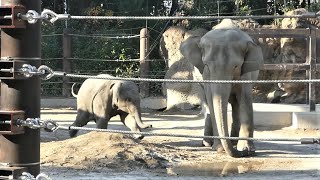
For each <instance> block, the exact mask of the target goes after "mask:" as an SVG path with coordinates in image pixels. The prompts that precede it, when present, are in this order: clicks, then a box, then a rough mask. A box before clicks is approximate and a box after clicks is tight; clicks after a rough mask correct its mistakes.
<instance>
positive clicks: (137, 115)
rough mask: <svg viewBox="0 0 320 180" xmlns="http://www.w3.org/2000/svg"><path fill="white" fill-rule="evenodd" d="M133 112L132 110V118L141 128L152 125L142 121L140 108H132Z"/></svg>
mask: <svg viewBox="0 0 320 180" xmlns="http://www.w3.org/2000/svg"><path fill="white" fill-rule="evenodd" d="M133 112H134V114H133V116H134V119H135V120H136V123H137V124H138V126H139V127H140V128H141V129H146V128H151V127H152V125H151V124H145V123H143V122H142V120H141V110H140V108H136V110H134V111H133Z"/></svg>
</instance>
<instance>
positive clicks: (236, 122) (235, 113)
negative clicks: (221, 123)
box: [229, 95, 240, 146]
mask: <svg viewBox="0 0 320 180" xmlns="http://www.w3.org/2000/svg"><path fill="white" fill-rule="evenodd" d="M229 102H230V104H231V107H232V121H231V130H230V136H231V137H239V131H240V111H239V102H238V100H237V98H236V96H235V95H231V96H230V98H229ZM231 142H232V144H233V145H234V146H236V145H237V144H238V140H232V141H231Z"/></svg>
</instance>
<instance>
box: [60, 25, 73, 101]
mask: <svg viewBox="0 0 320 180" xmlns="http://www.w3.org/2000/svg"><path fill="white" fill-rule="evenodd" d="M69 34H70V29H68V28H65V29H63V60H62V61H63V62H62V69H63V71H64V72H66V73H70V72H71V63H70V59H69V58H71V53H72V52H71V48H72V45H71V36H70V35H69ZM62 82H63V84H62V96H63V97H70V87H71V86H70V78H69V77H63V80H62Z"/></svg>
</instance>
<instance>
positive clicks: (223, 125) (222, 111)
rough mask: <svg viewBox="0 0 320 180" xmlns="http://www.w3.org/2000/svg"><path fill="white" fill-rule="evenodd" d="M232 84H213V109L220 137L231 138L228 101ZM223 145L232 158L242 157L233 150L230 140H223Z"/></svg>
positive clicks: (238, 152)
mask: <svg viewBox="0 0 320 180" xmlns="http://www.w3.org/2000/svg"><path fill="white" fill-rule="evenodd" d="M231 87H232V85H231V84H213V85H211V90H212V92H213V93H212V95H213V96H212V101H213V109H214V112H215V113H214V114H215V119H216V124H217V130H218V134H219V136H223V137H229V133H228V121H227V112H228V100H229V96H230V92H231ZM221 144H222V146H223V148H224V150H225V152H226V153H227V154H228V155H229V156H231V157H241V156H242V155H241V152H240V151H238V150H237V149H235V148H233V145H232V143H231V141H230V140H227V139H221Z"/></svg>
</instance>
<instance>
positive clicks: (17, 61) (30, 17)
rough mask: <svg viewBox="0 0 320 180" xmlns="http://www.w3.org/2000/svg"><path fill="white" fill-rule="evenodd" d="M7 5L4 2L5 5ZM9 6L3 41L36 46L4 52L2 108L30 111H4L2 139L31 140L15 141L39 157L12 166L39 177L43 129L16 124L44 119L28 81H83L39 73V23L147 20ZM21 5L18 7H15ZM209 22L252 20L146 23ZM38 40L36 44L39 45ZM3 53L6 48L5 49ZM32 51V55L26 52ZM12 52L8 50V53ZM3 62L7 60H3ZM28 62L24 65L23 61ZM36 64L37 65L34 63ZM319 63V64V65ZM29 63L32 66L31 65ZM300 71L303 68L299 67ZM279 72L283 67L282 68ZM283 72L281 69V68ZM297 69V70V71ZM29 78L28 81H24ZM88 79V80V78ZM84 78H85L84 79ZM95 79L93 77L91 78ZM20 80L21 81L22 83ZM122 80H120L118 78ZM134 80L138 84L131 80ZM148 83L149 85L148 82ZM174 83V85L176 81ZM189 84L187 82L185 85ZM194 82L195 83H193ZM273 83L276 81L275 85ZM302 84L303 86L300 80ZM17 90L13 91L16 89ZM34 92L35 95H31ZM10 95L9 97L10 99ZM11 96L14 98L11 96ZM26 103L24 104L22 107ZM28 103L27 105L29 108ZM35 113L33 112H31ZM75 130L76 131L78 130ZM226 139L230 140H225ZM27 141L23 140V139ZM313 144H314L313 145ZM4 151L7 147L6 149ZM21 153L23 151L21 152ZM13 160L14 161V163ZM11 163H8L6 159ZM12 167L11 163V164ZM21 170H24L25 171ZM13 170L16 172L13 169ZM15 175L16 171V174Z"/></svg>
mask: <svg viewBox="0 0 320 180" xmlns="http://www.w3.org/2000/svg"><path fill="white" fill-rule="evenodd" d="M2 2H3V1H2ZM5 2H6V3H7V4H10V3H12V4H10V6H1V8H2V9H5V11H1V12H5V13H8V14H7V15H6V14H1V16H0V20H4V21H1V23H4V24H0V28H2V29H5V28H7V29H5V30H2V33H1V35H2V38H1V40H2V41H3V42H6V43H8V44H10V42H13V44H15V45H21V46H29V45H30V41H28V40H30V39H32V45H33V49H32V48H31V49H30V48H29V49H28V48H25V49H23V48H22V50H23V51H22V52H20V48H11V49H9V50H10V51H8V52H7V51H4V50H2V52H1V55H3V56H6V57H9V58H7V61H5V60H2V61H1V69H2V71H1V72H2V73H1V80H2V82H1V83H2V84H1V91H3V92H5V94H3V96H1V104H2V106H1V108H4V109H5V110H7V109H22V107H25V108H27V109H22V110H21V111H6V112H5V111H1V114H0V115H3V116H2V117H1V119H2V121H6V119H7V118H8V119H9V123H8V124H6V122H4V124H6V125H7V126H1V128H3V127H4V128H5V129H4V131H5V132H1V137H2V136H3V134H7V135H9V136H12V137H13V138H12V139H15V138H16V140H17V139H19V138H17V137H25V138H27V139H26V140H25V141H21V142H18V141H14V142H15V143H16V144H18V146H23V148H20V149H23V150H28V151H32V152H37V153H35V157H34V158H33V159H28V160H25V159H18V162H17V163H11V164H16V165H17V166H22V169H23V168H24V167H27V168H28V169H29V170H30V171H32V174H38V172H39V164H40V163H39V161H37V159H39V128H40V127H41V126H38V127H37V128H35V129H32V128H31V129H28V128H23V126H21V127H22V128H21V127H19V126H17V124H16V122H15V121H16V120H18V119H24V117H28V118H33V117H39V115H40V107H39V104H40V103H39V101H40V99H39V94H40V93H39V89H40V86H39V85H40V81H39V80H40V79H39V77H37V76H35V77H32V78H28V77H31V76H33V75H40V76H44V75H45V77H44V79H49V78H50V76H51V77H52V76H53V75H59V76H61V77H64V76H65V77H68V76H69V77H72V76H74V77H80V76H76V75H72V74H67V73H65V72H64V73H63V72H54V71H52V70H51V71H49V70H50V69H49V68H48V67H47V68H45V67H44V66H42V67H41V66H40V67H41V68H42V69H40V67H39V69H37V68H35V67H37V66H39V64H40V63H39V60H41V58H39V57H40V53H39V42H40V41H39V39H40V38H39V36H40V28H39V27H40V26H39V23H37V21H38V19H42V20H48V21H50V22H54V21H56V20H58V19H87V18H91V19H122V18H123V19H143V17H110V16H109V17H77V16H70V15H67V14H63V15H58V14H55V13H54V12H52V11H50V10H44V11H43V12H42V13H41V15H39V14H38V13H37V11H34V10H29V11H28V12H27V13H25V8H24V7H23V6H20V4H19V3H20V1H17V2H12V1H5ZM14 3H17V4H14ZM28 3H30V4H28V7H29V8H34V9H36V10H38V11H39V7H40V4H39V3H40V1H28ZM317 16H318V13H314V14H310V15H305V16H304V15H295V16H280V17H281V18H284V17H297V18H298V17H301V18H306V17H317ZM204 18H206V19H208V18H213V19H223V18H238V19H240V18H248V16H236V17H231V16H225V17H223V16H219V17H214V16H201V17H146V18H145V19H204ZM249 18H256V17H253V16H250V17H249ZM258 18H279V16H260V17H258ZM21 20H27V21H28V22H29V23H36V24H35V25H34V26H28V28H26V26H25V22H24V21H21ZM17 28H22V29H24V28H25V30H26V33H25V34H24V35H25V36H27V35H28V37H29V39H27V40H25V39H23V38H21V36H19V35H17V34H14V33H13V34H14V35H17V37H16V38H15V39H12V38H10V37H9V36H8V35H7V34H6V33H8V32H10V31H13V32H14V31H16V29H17ZM310 37H311V36H310V35H309V36H308V38H309V39H310V40H309V44H310V46H311V45H312V44H313V43H315V41H312V38H310ZM35 40H36V41H35ZM35 42H36V43H37V45H35ZM2 44H3V43H2ZM2 49H3V48H2ZM26 49H27V50H29V51H26ZM6 50H8V49H6ZM310 55H312V56H310V57H309V58H310V59H311V60H312V61H315V60H316V57H315V56H313V55H314V53H313V51H312V52H310ZM144 58H145V57H144ZM1 59H3V58H1ZM21 59H22V60H24V61H21ZM34 61H35V62H34ZM315 62H316V61H315ZM28 63H29V64H28ZM308 63H309V64H307V65H306V66H308V67H307V70H309V71H312V69H311V68H316V67H315V66H313V65H312V62H308ZM298 66H299V67H300V65H298ZM285 67H286V68H288V67H290V66H288V67H287V66H285ZM278 68H279V67H278ZM280 69H281V68H280ZM293 69H294V68H293ZM24 76H26V77H24ZM87 77H88V76H87ZM83 78H84V77H83ZM90 78H92V77H90ZM309 78H310V77H309ZM18 79H19V80H18ZM118 79H119V78H118ZM142 79H143V78H141V79H139V78H136V80H142ZM127 80H130V78H127ZM131 80H134V79H132V78H131ZM145 81H149V80H148V79H145ZM307 81H308V82H311V83H314V82H319V80H316V79H313V78H312V77H311V79H309V80H307ZM172 82H173V81H172ZM179 82H183V81H181V80H179ZM185 82H187V81H185ZM190 82H191V81H190ZM253 82H261V83H262V81H247V82H245V81H243V82H241V81H239V82H234V81H232V82H230V81H224V82H218V81H210V82H209V81H207V82H206V81H202V83H253ZM272 82H273V81H272ZM280 82H298V81H297V80H291V81H290V80H284V81H280ZM300 82H303V81H301V80H300ZM4 85H10V88H11V89H10V88H8V87H7V86H4ZM12 87H13V88H12ZM12 89H17V92H16V91H12V92H10V90H12ZM31 92H32V93H31ZM20 94H23V95H25V96H27V97H29V96H30V97H33V99H23V98H22V97H21V96H20ZM7 95H8V97H7ZM9 95H10V96H9ZM21 103H22V104H21ZM26 103H27V104H26ZM30 109H31V110H30ZM70 128H71V127H68V129H70ZM74 128H75V127H74ZM224 138H226V137H224ZM21 139H23V138H21ZM31 139H32V140H33V141H32V142H33V143H34V144H35V146H36V148H34V147H33V146H30V143H27V144H25V143H26V142H31V141H30V140H31ZM310 142H311V141H310ZM312 142H313V143H314V142H315V143H318V140H315V139H313V140H312ZM0 143H3V141H2V140H1V141H0ZM0 147H3V146H2V145H1V146H0ZM11 148H12V149H13V151H12V152H13V153H12V152H11V151H10V152H6V153H7V155H9V153H11V154H10V156H14V158H17V157H20V156H19V154H21V153H22V152H20V151H19V152H16V151H18V150H17V149H15V148H16V147H14V146H12V147H11ZM20 149H19V150H20ZM14 158H13V159H14ZM0 160H1V161H2V160H3V159H0ZM5 160H7V159H5ZM12 161H16V159H14V160H12ZM7 164H10V163H7ZM30 166H32V168H30ZM22 169H20V170H22ZM11 170H13V169H11ZM13 172H14V171H12V173H13Z"/></svg>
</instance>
